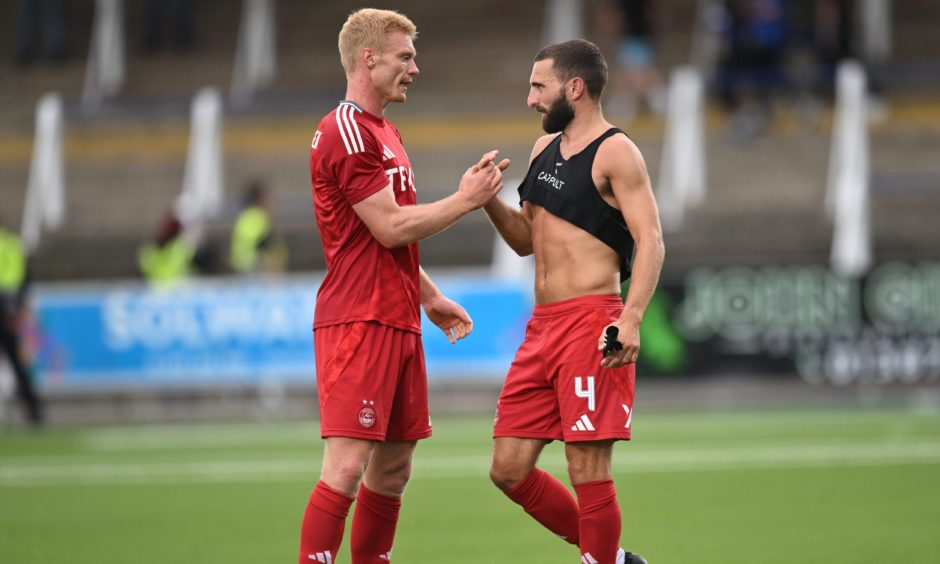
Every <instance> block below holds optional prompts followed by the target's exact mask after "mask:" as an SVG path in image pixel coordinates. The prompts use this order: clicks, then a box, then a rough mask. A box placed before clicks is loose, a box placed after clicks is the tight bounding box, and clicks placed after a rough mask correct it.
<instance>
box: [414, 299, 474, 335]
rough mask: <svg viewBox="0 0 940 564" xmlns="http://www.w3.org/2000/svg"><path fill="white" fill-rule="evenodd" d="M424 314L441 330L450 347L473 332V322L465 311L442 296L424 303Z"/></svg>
mask: <svg viewBox="0 0 940 564" xmlns="http://www.w3.org/2000/svg"><path fill="white" fill-rule="evenodd" d="M424 313H426V314H427V316H428V319H430V320H431V323H433V324H435V325H437V326H438V327H440V328H441V331H443V332H444V334H445V335H447V340H448V341H450V344H452V345H453V344H454V343H456V342H457V341H459V340H460V339H463V338H464V337H466V336H467V335H469V334H470V332H471V331H473V320H472V319H470V314H468V313H467V310H465V309H464V308H463V307H461V306H460V304H458V303H457V302H454V301H452V300H449V299H447V298H445V297H444V296H438V297H435V298H432V299H430V300H428V301H427V302H425V303H424Z"/></svg>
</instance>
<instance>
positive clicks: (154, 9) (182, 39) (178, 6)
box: [143, 0, 195, 53]
mask: <svg viewBox="0 0 940 564" xmlns="http://www.w3.org/2000/svg"><path fill="white" fill-rule="evenodd" d="M194 8H195V6H194V2H193V0H145V2H144V45H143V46H144V51H146V52H148V53H153V52H156V51H159V50H160V49H161V48H162V47H163V42H164V39H165V37H166V34H165V33H164V28H165V27H166V26H167V16H168V15H169V16H170V21H171V22H172V31H173V45H174V47H175V48H176V49H178V50H180V51H188V50H189V49H191V48H192V46H193V40H194V33H193V14H194V11H195V10H194Z"/></svg>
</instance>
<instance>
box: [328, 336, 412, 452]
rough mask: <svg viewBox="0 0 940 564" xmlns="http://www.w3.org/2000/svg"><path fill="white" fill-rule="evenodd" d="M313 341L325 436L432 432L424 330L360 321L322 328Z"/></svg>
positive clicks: (404, 437)
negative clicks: (403, 328) (418, 331)
mask: <svg viewBox="0 0 940 564" xmlns="http://www.w3.org/2000/svg"><path fill="white" fill-rule="evenodd" d="M313 343H314V352H315V354H316V361H317V392H318V394H319V400H320V435H321V436H322V437H323V438H326V437H352V438H357V439H367V440H372V441H386V440H389V441H413V440H417V439H424V438H427V437H430V436H431V418H430V414H429V412H428V379H427V371H426V370H425V366H424V349H423V348H422V347H421V336H420V335H418V334H417V333H412V332H410V331H402V330H401V329H395V328H393V327H388V326H386V325H380V324H378V323H375V322H370V321H361V322H354V323H343V324H340V325H331V326H328V327H320V328H317V329H315V330H314V332H313Z"/></svg>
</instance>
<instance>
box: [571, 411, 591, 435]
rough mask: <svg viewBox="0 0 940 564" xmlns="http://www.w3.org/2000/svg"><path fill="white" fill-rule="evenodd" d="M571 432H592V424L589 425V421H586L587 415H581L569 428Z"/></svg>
mask: <svg viewBox="0 0 940 564" xmlns="http://www.w3.org/2000/svg"><path fill="white" fill-rule="evenodd" d="M571 430H572V431H594V430H595V429H594V424H593V423H591V420H590V419H588V416H587V414H586V413H585V414H583V415H582V416H581V418H580V419H578V420H577V421H576V422H575V424H574V425H572V426H571Z"/></svg>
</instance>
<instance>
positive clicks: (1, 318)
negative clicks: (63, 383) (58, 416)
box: [0, 223, 43, 426]
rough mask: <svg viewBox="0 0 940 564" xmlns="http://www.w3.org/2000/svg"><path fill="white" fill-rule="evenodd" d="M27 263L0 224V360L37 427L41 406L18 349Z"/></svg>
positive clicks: (20, 247)
mask: <svg viewBox="0 0 940 564" xmlns="http://www.w3.org/2000/svg"><path fill="white" fill-rule="evenodd" d="M28 287H29V263H28V260H27V257H26V252H25V250H24V249H23V243H22V241H20V238H19V237H17V236H16V235H15V234H13V233H11V232H10V231H7V230H6V229H5V228H4V227H3V225H2V223H0V360H2V358H3V357H4V356H5V357H6V358H7V359H8V360H9V362H10V365H11V366H12V368H13V374H14V377H15V378H16V393H17V396H18V397H19V398H20V401H22V402H23V406H24V407H25V408H26V420H27V421H28V422H29V424H30V425H33V426H36V425H41V424H42V420H43V414H42V404H41V402H40V400H39V395H38V394H37V393H36V389H35V388H34V387H33V381H32V374H31V372H32V371H31V370H30V368H29V366H28V364H27V362H26V360H25V359H24V358H23V355H22V349H21V347H20V335H19V332H20V325H21V323H22V320H23V319H24V318H25V315H26V312H27V300H26V295H27V291H28Z"/></svg>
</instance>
